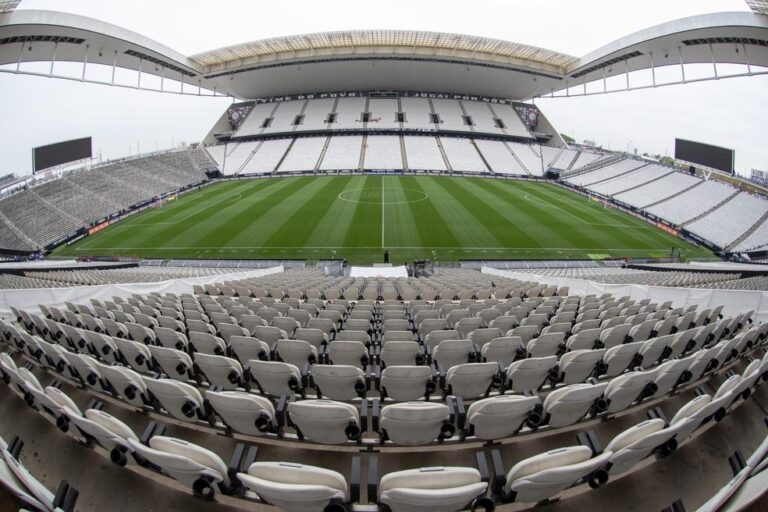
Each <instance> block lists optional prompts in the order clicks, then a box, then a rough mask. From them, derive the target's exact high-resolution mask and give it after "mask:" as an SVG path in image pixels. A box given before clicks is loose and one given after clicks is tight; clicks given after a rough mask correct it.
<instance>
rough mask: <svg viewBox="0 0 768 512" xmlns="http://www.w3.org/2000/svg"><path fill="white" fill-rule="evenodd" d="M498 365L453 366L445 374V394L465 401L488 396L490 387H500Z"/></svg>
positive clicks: (472, 364) (473, 364)
mask: <svg viewBox="0 0 768 512" xmlns="http://www.w3.org/2000/svg"><path fill="white" fill-rule="evenodd" d="M501 380H502V379H501V374H500V371H499V365H498V363H465V364H459V365H456V366H453V367H451V368H449V369H448V371H447V372H446V374H445V387H446V390H445V391H446V393H447V394H449V395H455V396H460V397H462V398H465V399H469V398H477V397H479V396H483V395H485V396H488V393H490V390H491V387H492V386H493V385H494V384H495V385H496V386H501Z"/></svg>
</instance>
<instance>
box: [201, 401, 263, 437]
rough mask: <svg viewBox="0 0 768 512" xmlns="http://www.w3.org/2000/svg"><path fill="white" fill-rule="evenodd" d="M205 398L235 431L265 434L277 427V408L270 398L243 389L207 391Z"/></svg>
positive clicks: (248, 433)
mask: <svg viewBox="0 0 768 512" xmlns="http://www.w3.org/2000/svg"><path fill="white" fill-rule="evenodd" d="M205 398H206V400H208V403H209V404H210V405H211V407H212V408H213V410H214V411H216V413H217V414H218V415H219V416H220V417H221V419H222V420H223V421H224V424H225V425H227V426H228V427H229V428H231V429H232V430H234V431H235V432H239V433H241V434H246V435H253V436H257V435H263V434H264V433H265V432H269V431H271V430H273V429H274V428H276V422H275V408H274V406H273V405H272V402H270V401H269V399H267V398H264V397H263V396H259V395H255V394H253V393H245V392H242V391H210V390H209V391H206V392H205Z"/></svg>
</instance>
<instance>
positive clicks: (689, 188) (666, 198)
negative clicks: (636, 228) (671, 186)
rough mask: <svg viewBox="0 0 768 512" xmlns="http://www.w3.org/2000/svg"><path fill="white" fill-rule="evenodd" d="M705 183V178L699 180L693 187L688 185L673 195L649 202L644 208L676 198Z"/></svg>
mask: <svg viewBox="0 0 768 512" xmlns="http://www.w3.org/2000/svg"><path fill="white" fill-rule="evenodd" d="M703 183H704V180H699V182H698V183H696V184H695V185H693V186H691V187H688V188H686V189H685V190H681V191H680V192H678V193H677V194H674V195H671V196H669V197H665V198H664V199H661V200H659V201H656V202H655V203H651V204H648V205H645V206H643V210H647V209H648V208H650V207H652V206H656V205H657V204H661V203H663V202H664V201H669V200H670V199H674V198H676V197H677V196H679V195H680V194H684V193H686V192H688V191H689V190H693V189H694V188H696V187H698V186H699V185H702V184H703Z"/></svg>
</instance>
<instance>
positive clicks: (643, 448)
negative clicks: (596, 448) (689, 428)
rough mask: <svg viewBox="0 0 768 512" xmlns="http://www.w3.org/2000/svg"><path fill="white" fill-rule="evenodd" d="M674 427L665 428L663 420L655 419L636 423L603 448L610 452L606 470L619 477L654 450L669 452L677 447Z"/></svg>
mask: <svg viewBox="0 0 768 512" xmlns="http://www.w3.org/2000/svg"><path fill="white" fill-rule="evenodd" d="M676 434H677V429H676V428H675V427H669V428H665V424H664V420H662V419H659V418H656V419H651V420H647V421H644V422H642V423H638V424H637V425H635V426H633V427H631V428H629V429H627V430H625V431H624V432H622V433H620V434H618V435H617V436H616V437H614V438H613V439H612V440H611V442H610V443H608V445H607V446H606V447H605V451H607V452H611V456H610V458H609V459H608V465H607V469H608V472H609V473H610V474H611V475H619V474H621V473H624V472H625V471H627V470H629V469H631V468H632V467H633V466H634V465H635V464H637V463H638V462H640V461H641V460H643V459H644V458H646V457H647V456H648V455H650V454H651V453H652V452H653V451H654V450H657V449H658V450H664V451H666V452H671V451H672V450H674V449H675V448H676V447H677V441H676V440H675V439H674V437H675V435H676Z"/></svg>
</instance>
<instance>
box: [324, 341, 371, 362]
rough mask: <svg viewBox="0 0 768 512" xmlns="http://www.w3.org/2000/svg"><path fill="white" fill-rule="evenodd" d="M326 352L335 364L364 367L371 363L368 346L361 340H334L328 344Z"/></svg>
mask: <svg viewBox="0 0 768 512" xmlns="http://www.w3.org/2000/svg"><path fill="white" fill-rule="evenodd" d="M326 354H327V355H328V359H329V360H330V361H331V363H332V364H334V365H351V366H356V367H357V368H360V369H363V368H366V367H367V366H368V365H369V364H370V363H371V357H370V355H369V354H368V348H367V347H366V346H365V344H363V343H361V342H359V341H340V340H333V341H332V342H331V343H329V344H328V345H326Z"/></svg>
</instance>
